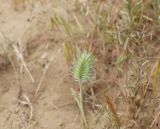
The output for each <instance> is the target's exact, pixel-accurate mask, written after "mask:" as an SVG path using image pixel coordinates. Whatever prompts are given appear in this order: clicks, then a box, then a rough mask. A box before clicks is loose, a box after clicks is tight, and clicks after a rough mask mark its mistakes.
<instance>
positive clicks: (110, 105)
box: [105, 95, 121, 129]
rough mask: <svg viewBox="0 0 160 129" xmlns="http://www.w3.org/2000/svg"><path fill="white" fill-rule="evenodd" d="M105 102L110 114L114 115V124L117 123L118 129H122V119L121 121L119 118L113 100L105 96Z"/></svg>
mask: <svg viewBox="0 0 160 129" xmlns="http://www.w3.org/2000/svg"><path fill="white" fill-rule="evenodd" d="M105 100H106V104H107V105H106V106H107V107H108V109H109V110H110V112H111V113H112V115H113V119H114V122H115V125H116V127H117V129H120V128H121V122H120V119H119V116H118V114H117V112H116V110H115V108H114V105H113V103H112V101H111V99H110V98H109V97H108V96H107V95H106V96H105Z"/></svg>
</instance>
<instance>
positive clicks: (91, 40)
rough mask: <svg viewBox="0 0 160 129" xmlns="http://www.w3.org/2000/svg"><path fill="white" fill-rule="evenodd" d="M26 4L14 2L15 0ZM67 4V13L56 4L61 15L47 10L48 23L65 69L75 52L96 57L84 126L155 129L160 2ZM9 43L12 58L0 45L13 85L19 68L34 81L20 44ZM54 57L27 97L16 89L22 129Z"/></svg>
mask: <svg viewBox="0 0 160 129" xmlns="http://www.w3.org/2000/svg"><path fill="white" fill-rule="evenodd" d="M26 2H27V1H26V0H15V1H14V4H15V5H18V4H26ZM63 2H64V3H65V1H63V0H62V3H63ZM30 3H31V2H29V4H30ZM35 3H36V2H35ZM69 3H70V6H67V7H66V9H64V10H65V11H66V12H65V11H64V10H63V7H59V8H60V10H63V11H64V13H62V12H63V11H62V12H61V11H57V10H56V9H51V12H49V14H50V15H52V16H50V21H47V22H50V30H51V33H56V32H59V35H60V36H59V37H56V38H57V39H58V40H59V41H60V42H61V43H63V47H64V57H65V59H66V64H67V66H68V68H69V70H70V69H71V68H72V65H73V61H74V58H75V57H77V56H78V54H77V53H79V51H83V50H87V51H88V52H90V53H93V55H94V57H95V64H94V65H95V66H94V67H95V71H94V73H95V75H94V77H92V80H91V82H90V83H87V84H85V88H84V91H83V92H84V94H83V102H84V112H85V114H87V116H86V117H87V121H88V123H89V128H90V129H105V128H110V129H122V128H124V129H159V128H160V125H159V121H160V118H159V117H160V105H159V104H160V100H159V97H160V94H159V91H160V88H159V84H160V78H159V77H160V76H159V74H160V58H159V54H160V43H159V41H160V38H159V34H160V13H159V10H160V1H159V0H100V1H98V0H88V1H87V0H71V1H69ZM62 6H63V5H62ZM16 7H17V6H16ZM47 20H48V19H47ZM7 41H8V40H7ZM8 42H11V41H8ZM8 46H9V50H10V49H11V50H12V56H10V55H9V54H8V53H10V52H9V51H8V49H6V48H7V47H6V46H5V47H4V48H3V49H4V51H5V53H6V55H7V56H6V57H7V59H8V60H9V61H10V63H11V64H12V67H13V69H14V71H15V76H17V77H16V78H17V84H18V83H20V81H21V80H20V78H21V77H20V76H23V73H22V72H19V71H17V69H20V68H22V69H21V70H22V71H23V70H24V71H25V72H26V73H27V75H28V77H29V79H30V80H31V81H32V83H33V84H34V83H35V82H36V81H35V79H34V77H33V75H32V73H31V71H30V69H29V67H28V66H27V63H26V59H25V57H24V55H23V54H24V53H23V52H21V51H20V48H21V46H19V47H18V45H16V44H15V43H14V44H13V45H12V46H10V45H8ZM61 47H62V46H61ZM57 53H58V52H57ZM55 56H57V55H53V56H51V58H50V60H49V61H48V63H47V64H45V67H44V68H43V70H42V71H43V72H42V76H41V78H40V80H39V81H38V83H37V84H38V85H36V86H37V87H36V90H35V92H34V94H33V95H32V97H28V96H26V95H25V93H23V94H22V93H20V96H19V98H18V101H19V104H20V105H21V106H22V105H25V106H27V107H28V108H29V111H30V112H29V117H28V119H27V120H26V121H27V122H26V124H27V125H26V126H24V128H30V127H29V125H30V124H31V121H32V119H33V116H34V113H33V112H34V110H33V109H34V106H35V105H36V101H35V99H36V100H38V99H39V98H38V97H37V96H38V95H39V92H40V90H41V88H42V87H41V85H42V83H43V81H44V78H47V72H48V68H49V66H50V65H51V63H52V61H53V59H54V57H55ZM14 57H16V58H18V59H19V62H18V63H17V62H16V61H15V58H14ZM15 62H16V65H15ZM0 67H1V62H0ZM65 68H66V67H65ZM24 71H23V72H24ZM68 75H70V72H68ZM66 76H67V75H66ZM60 78H61V77H60ZM21 79H22V78H21ZM77 90H79V89H77ZM75 91H76V90H75ZM21 92H22V91H21ZM106 96H107V97H106ZM20 98H22V99H23V100H21V99H20ZM30 98H31V99H30ZM110 98H112V99H110ZM32 99H33V100H32ZM55 107H56V109H57V110H59V108H57V107H58V106H55ZM106 107H107V108H106ZM93 114H94V115H93ZM93 116H94V117H93Z"/></svg>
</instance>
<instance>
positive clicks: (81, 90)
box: [79, 81, 88, 127]
mask: <svg viewBox="0 0 160 129" xmlns="http://www.w3.org/2000/svg"><path fill="white" fill-rule="evenodd" d="M79 85H80V95H79V98H80V99H79V101H80V102H79V103H80V112H81V117H82V120H83V124H84V125H85V126H86V127H88V124H87V121H86V118H85V114H84V108H83V85H82V82H81V81H80V82H79Z"/></svg>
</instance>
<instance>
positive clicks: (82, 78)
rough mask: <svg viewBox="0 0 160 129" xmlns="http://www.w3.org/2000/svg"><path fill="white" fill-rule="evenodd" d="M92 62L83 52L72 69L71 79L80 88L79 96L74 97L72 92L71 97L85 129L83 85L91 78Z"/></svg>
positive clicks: (90, 57)
mask: <svg viewBox="0 0 160 129" xmlns="http://www.w3.org/2000/svg"><path fill="white" fill-rule="evenodd" d="M93 60H94V58H93V56H92V55H91V54H90V53H88V52H86V51H85V52H83V53H82V54H81V55H80V56H79V57H78V58H77V59H76V60H75V63H74V67H73V77H74V79H75V80H76V81H78V82H79V87H80V93H79V95H76V94H75V92H74V91H73V93H74V94H73V95H74V97H75V101H76V103H77V105H78V107H79V110H80V113H81V118H82V121H83V124H84V125H85V127H86V128H88V123H87V121H86V118H85V114H84V108H83V83H84V82H86V81H87V80H90V78H91V74H92V67H93Z"/></svg>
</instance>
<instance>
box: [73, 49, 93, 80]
mask: <svg viewBox="0 0 160 129" xmlns="http://www.w3.org/2000/svg"><path fill="white" fill-rule="evenodd" d="M93 60H94V58H93V56H92V55H91V54H90V53H88V52H86V51H85V52H83V53H82V54H81V55H80V56H79V57H78V58H77V60H76V61H75V64H74V68H73V76H74V78H75V80H76V81H79V82H81V83H82V82H85V81H87V80H89V79H90V77H91V74H92V67H93Z"/></svg>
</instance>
